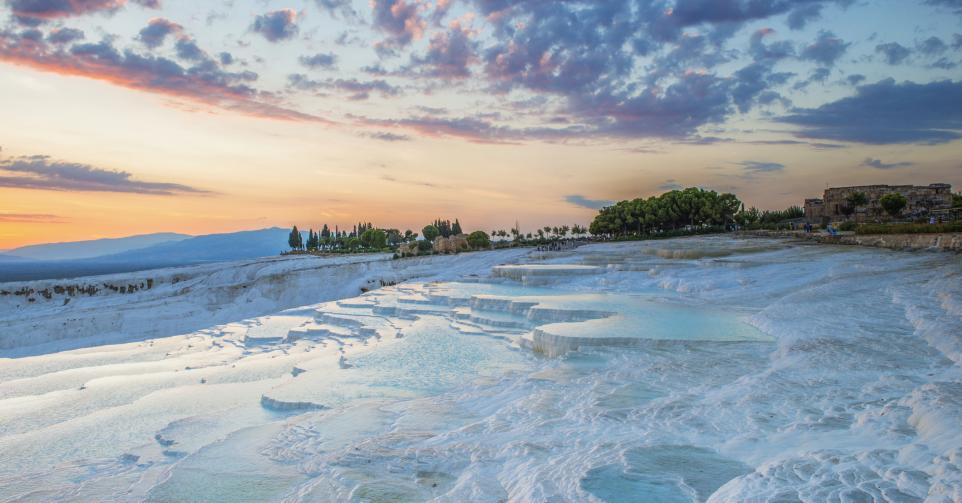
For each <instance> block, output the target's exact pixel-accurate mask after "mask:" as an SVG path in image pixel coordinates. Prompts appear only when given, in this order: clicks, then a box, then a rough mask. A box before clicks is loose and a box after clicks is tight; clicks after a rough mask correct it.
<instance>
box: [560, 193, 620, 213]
mask: <svg viewBox="0 0 962 503" xmlns="http://www.w3.org/2000/svg"><path fill="white" fill-rule="evenodd" d="M565 201H566V202H568V203H569V204H573V205H575V206H580V207H582V208H588V209H590V210H600V209H601V208H604V207H606V206H611V205H613V204H615V202H614V201H608V200H607V199H588V198H587V197H585V196H582V195H578V194H571V195H568V196H565Z"/></svg>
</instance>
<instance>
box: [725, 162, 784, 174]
mask: <svg viewBox="0 0 962 503" xmlns="http://www.w3.org/2000/svg"><path fill="white" fill-rule="evenodd" d="M735 164H738V165H739V166H741V167H742V169H744V170H745V173H747V174H749V175H754V174H759V173H777V172H780V171H782V170H784V169H785V165H784V164H781V163H777V162H762V161H742V162H738V163H735Z"/></svg>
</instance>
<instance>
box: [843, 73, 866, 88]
mask: <svg viewBox="0 0 962 503" xmlns="http://www.w3.org/2000/svg"><path fill="white" fill-rule="evenodd" d="M845 80H846V81H848V83H849V84H851V85H853V86H857V85H859V84H861V83H862V82H865V75H862V74H861V73H854V74H852V75H849V76H848V77H845Z"/></svg>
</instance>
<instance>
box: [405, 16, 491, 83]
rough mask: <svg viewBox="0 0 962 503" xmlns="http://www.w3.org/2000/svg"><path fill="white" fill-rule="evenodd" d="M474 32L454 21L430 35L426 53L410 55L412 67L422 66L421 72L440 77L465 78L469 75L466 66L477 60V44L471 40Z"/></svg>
mask: <svg viewBox="0 0 962 503" xmlns="http://www.w3.org/2000/svg"><path fill="white" fill-rule="evenodd" d="M473 35H474V32H472V31H471V30H470V29H467V28H464V27H463V26H462V25H461V23H459V22H457V21H455V22H454V23H452V24H451V27H450V28H449V29H448V31H445V32H439V33H437V34H435V35H434V36H433V37H431V41H430V43H429V44H428V50H427V53H426V54H425V55H424V56H423V57H412V58H411V66H412V67H424V68H425V70H426V71H424V72H423V73H422V74H423V75H425V76H430V77H438V78H442V79H451V78H465V77H468V76H470V75H471V71H470V70H469V69H468V67H469V66H470V65H471V64H473V63H474V62H476V61H477V60H478V58H477V55H476V52H477V47H478V44H477V42H475V41H474V40H472V36H473Z"/></svg>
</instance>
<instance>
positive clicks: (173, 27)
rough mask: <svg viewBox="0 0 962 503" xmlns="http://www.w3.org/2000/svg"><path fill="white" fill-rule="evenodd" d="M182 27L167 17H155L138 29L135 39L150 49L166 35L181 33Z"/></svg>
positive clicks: (161, 42)
mask: <svg viewBox="0 0 962 503" xmlns="http://www.w3.org/2000/svg"><path fill="white" fill-rule="evenodd" d="M183 31H184V27H183V26H181V25H179V24H177V23H175V22H173V21H169V20H167V19H163V18H159V17H155V18H153V19H151V20H150V21H148V22H147V26H146V27H145V28H143V29H142V30H140V33H138V35H137V39H138V40H140V41H141V42H142V43H143V44H144V45H146V46H147V47H149V48H151V49H155V48H157V47H160V46H161V45H162V44H163V43H164V40H166V38H167V35H171V34H180V33H183Z"/></svg>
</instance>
